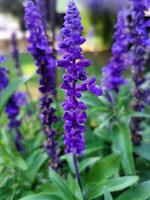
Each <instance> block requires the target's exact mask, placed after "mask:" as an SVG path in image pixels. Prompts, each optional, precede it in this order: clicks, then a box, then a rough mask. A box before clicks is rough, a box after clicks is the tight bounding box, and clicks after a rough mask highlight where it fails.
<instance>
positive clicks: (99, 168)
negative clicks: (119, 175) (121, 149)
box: [89, 153, 120, 183]
mask: <svg viewBox="0 0 150 200" xmlns="http://www.w3.org/2000/svg"><path fill="white" fill-rule="evenodd" d="M119 165H120V154H118V153H116V154H111V155H109V156H107V157H105V158H103V159H102V160H100V161H99V162H97V163H96V164H95V165H94V167H93V168H92V169H91V171H90V174H89V177H90V180H91V183H93V182H97V181H98V182H99V181H100V180H101V181H102V180H104V179H107V178H109V177H111V176H112V175H113V174H115V173H116V172H118V169H119Z"/></svg>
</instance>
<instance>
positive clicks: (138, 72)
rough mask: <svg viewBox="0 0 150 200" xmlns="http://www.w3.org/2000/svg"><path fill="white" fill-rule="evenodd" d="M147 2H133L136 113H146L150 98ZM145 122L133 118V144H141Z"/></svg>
mask: <svg viewBox="0 0 150 200" xmlns="http://www.w3.org/2000/svg"><path fill="white" fill-rule="evenodd" d="M146 2H148V1H145V0H141V1H137V0H131V5H132V7H131V9H132V20H131V27H132V38H133V41H132V43H131V53H132V75H133V81H134V84H135V88H134V92H133V95H134V100H133V102H132V106H133V110H134V111H136V112H144V110H145V107H146V105H147V103H148V102H147V100H148V98H149V96H150V93H149V88H144V83H145V81H146V78H145V71H146V63H147V60H148V58H149V56H150V51H149V49H150V43H149V41H150V37H149V28H150V17H148V16H147V17H146V16H145V11H147V10H148V9H149V7H148V6H149V5H148V4H147V3H146ZM143 120H144V119H143V118H142V117H133V118H132V120H131V123H130V127H131V132H132V139H133V143H134V144H136V145H138V144H140V143H141V140H142V136H141V135H140V133H141V131H143V127H142V122H143Z"/></svg>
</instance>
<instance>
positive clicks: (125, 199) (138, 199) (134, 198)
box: [116, 180, 150, 200]
mask: <svg viewBox="0 0 150 200" xmlns="http://www.w3.org/2000/svg"><path fill="white" fill-rule="evenodd" d="M148 198H150V180H149V181H145V182H143V183H140V184H138V185H136V186H134V187H132V188H131V189H129V190H127V191H125V192H124V193H123V194H121V195H120V196H119V197H118V198H117V199H116V200H129V199H131V200H147V199H148Z"/></svg>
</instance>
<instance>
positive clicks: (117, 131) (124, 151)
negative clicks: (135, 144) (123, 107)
mask: <svg viewBox="0 0 150 200" xmlns="http://www.w3.org/2000/svg"><path fill="white" fill-rule="evenodd" d="M112 142H113V152H114V153H117V152H118V153H120V154H121V157H122V159H121V163H122V167H123V169H124V172H125V174H126V175H134V174H135V167H134V159H133V150H132V142H131V135H130V130H129V128H128V126H127V125H124V124H119V123H118V124H117V125H116V126H114V127H113V134H112Z"/></svg>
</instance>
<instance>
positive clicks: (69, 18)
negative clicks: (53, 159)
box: [57, 0, 102, 155]
mask: <svg viewBox="0 0 150 200" xmlns="http://www.w3.org/2000/svg"><path fill="white" fill-rule="evenodd" d="M82 30H83V26H82V25H81V17H80V14H79V12H78V10H77V8H76V5H75V3H74V1H73V0H70V2H69V5H68V10H67V13H66V16H65V22H64V28H62V30H61V33H62V35H63V41H62V42H61V43H60V48H61V49H63V51H64V52H65V53H64V57H63V59H62V60H59V61H58V63H57V65H58V66H59V67H63V68H64V69H65V71H66V74H65V75H64V77H63V83H62V85H61V88H62V89H64V90H65V91H66V100H65V101H64V102H63V108H64V111H65V113H64V116H63V118H64V120H65V125H64V129H65V136H64V143H65V146H66V153H73V154H74V155H80V154H82V153H83V151H84V146H85V141H84V136H83V134H84V132H85V122H86V118H87V116H86V109H87V106H86V105H85V104H84V103H83V102H82V101H81V100H79V99H80V97H81V92H83V91H87V90H90V91H91V92H93V93H94V94H96V95H98V96H100V95H101V94H102V92H101V90H100V89H99V87H98V86H96V85H95V82H96V79H95V78H91V79H87V73H86V71H85V68H86V67H89V66H90V61H89V60H87V59H85V58H84V56H83V55H82V48H81V47H80V45H82V44H83V43H84V42H85V38H84V37H82V36H81V33H82Z"/></svg>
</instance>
